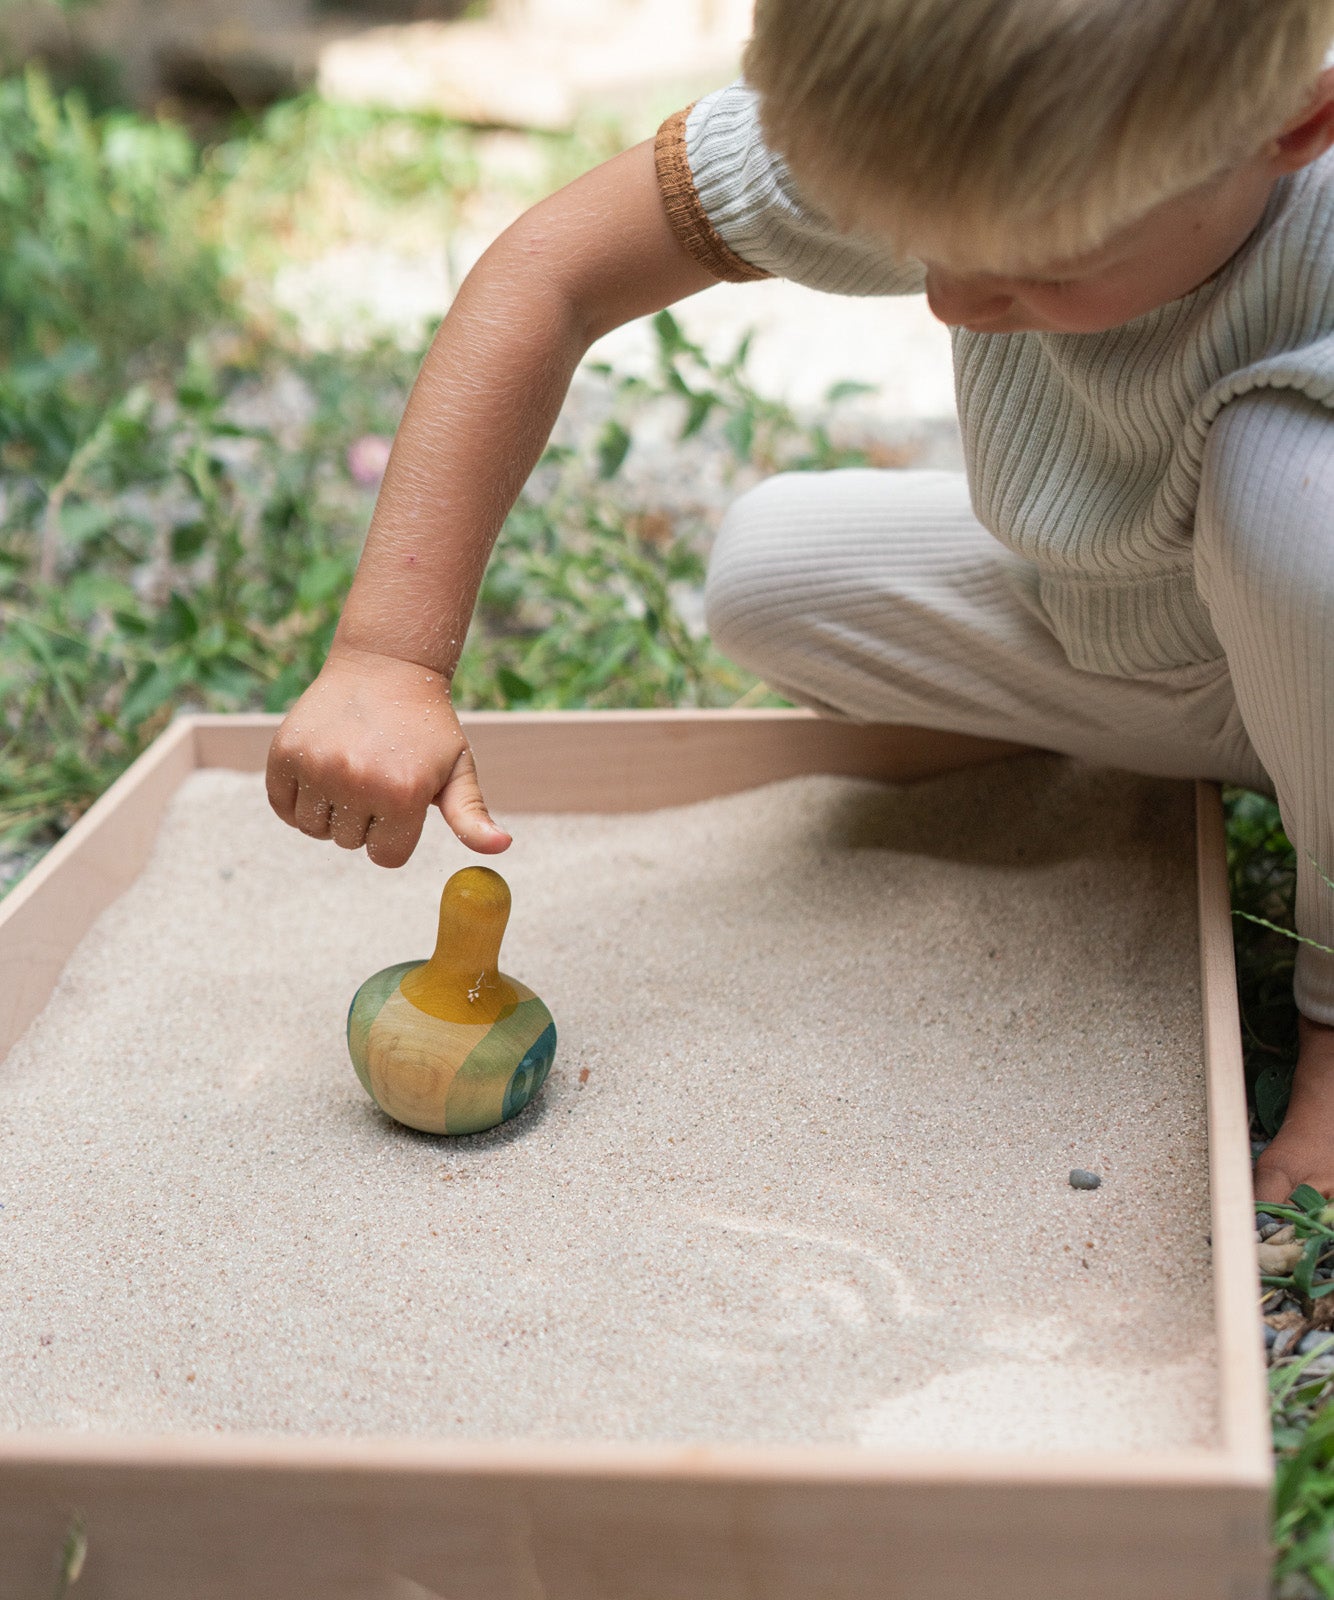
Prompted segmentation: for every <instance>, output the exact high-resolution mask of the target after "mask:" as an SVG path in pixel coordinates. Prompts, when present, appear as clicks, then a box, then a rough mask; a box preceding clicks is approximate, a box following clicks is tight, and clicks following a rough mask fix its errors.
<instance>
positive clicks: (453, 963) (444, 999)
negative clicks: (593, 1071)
mask: <svg viewBox="0 0 1334 1600" xmlns="http://www.w3.org/2000/svg"><path fill="white" fill-rule="evenodd" d="M509 914H510V892H509V887H508V885H507V884H506V882H505V880H504V878H502V877H501V876H500V874H499V873H498V872H492V871H491V869H490V868H489V867H464V869H463V870H462V871H461V872H456V873H455V874H454V876H453V877H452V878H451V879H450V880H449V882H448V883H447V884H446V885H445V889H444V893H443V894H442V895H441V896H440V932H439V935H438V937H437V939H436V943H435V953H434V955H432V957H431V958H430V960H429V961H403V962H400V963H399V965H398V966H396V967H386V968H385V969H384V971H383V972H377V973H376V974H375V976H374V977H373V978H368V979H367V980H366V982H365V983H363V984H362V986H361V988H360V989H358V990H357V992H356V994H355V996H354V997H353V1000H352V1006H351V1009H350V1010H349V1011H348V1014H347V1047H348V1050H349V1051H350V1052H351V1055H352V1065H353V1066H354V1067H355V1068H356V1069H357V1076H358V1077H359V1078H360V1079H361V1084H362V1087H363V1088H364V1089H365V1091H366V1093H367V1094H368V1095H370V1097H371V1099H372V1100H374V1101H375V1103H376V1104H377V1105H378V1106H379V1107H380V1108H381V1110H383V1111H387V1112H388V1113H389V1115H390V1116H391V1117H394V1118H396V1119H397V1120H398V1121H399V1122H403V1123H406V1124H407V1126H408V1127H409V1128H420V1129H421V1130H422V1131H423V1132H424V1133H481V1132H482V1131H483V1130H484V1129H486V1128H494V1127H495V1126H496V1125H497V1124H498V1123H501V1122H504V1121H506V1120H507V1119H508V1118H510V1117H512V1116H514V1115H515V1114H516V1113H517V1112H520V1111H522V1110H523V1108H524V1107H525V1106H526V1105H527V1104H528V1102H529V1101H530V1100H531V1099H532V1098H533V1096H534V1095H535V1094H536V1093H537V1091H538V1090H539V1089H540V1088H541V1087H542V1085H543V1083H544V1082H545V1081H546V1076H547V1073H548V1072H549V1071H550V1069H551V1062H552V1059H553V1058H554V1056H555V1054H556V1025H555V1023H554V1022H553V1021H552V1020H551V1013H550V1012H549V1011H548V1010H547V1008H546V1006H544V1005H543V1004H542V1002H541V1001H540V1000H539V999H538V998H537V996H536V995H535V994H534V993H533V991H532V990H531V989H528V988H525V987H524V985H523V984H521V983H517V982H516V981H515V980H514V979H513V978H508V977H506V976H505V974H504V973H503V972H501V971H500V970H499V965H500V941H501V939H502V938H504V936H505V924H506V923H507V922H508V921H509Z"/></svg>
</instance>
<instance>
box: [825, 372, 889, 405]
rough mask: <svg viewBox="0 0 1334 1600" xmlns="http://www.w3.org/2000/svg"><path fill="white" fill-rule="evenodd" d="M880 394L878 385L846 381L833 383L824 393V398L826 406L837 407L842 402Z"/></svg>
mask: <svg viewBox="0 0 1334 1600" xmlns="http://www.w3.org/2000/svg"><path fill="white" fill-rule="evenodd" d="M879 393H880V389H879V386H878V385H877V384H874V383H857V382H855V381H854V380H853V379H845V380H844V381H843V382H842V383H831V384H830V385H829V387H828V388H827V389H826V390H825V392H824V398H825V404H826V405H830V406H836V405H837V404H838V403H839V401H840V400H855V399H857V397H858V396H859V395H864V394H879Z"/></svg>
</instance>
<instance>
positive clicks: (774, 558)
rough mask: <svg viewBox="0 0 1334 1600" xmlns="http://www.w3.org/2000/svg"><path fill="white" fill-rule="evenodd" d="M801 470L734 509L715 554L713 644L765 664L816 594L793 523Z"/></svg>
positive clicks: (709, 612)
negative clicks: (779, 638) (812, 591)
mask: <svg viewBox="0 0 1334 1600" xmlns="http://www.w3.org/2000/svg"><path fill="white" fill-rule="evenodd" d="M801 476H802V475H801V474H797V473H783V474H780V475H779V476H777V477H773V478H767V479H766V480H765V481H764V482H763V483H761V484H758V485H757V486H756V487H755V488H754V489H750V490H748V491H747V492H746V493H745V494H743V495H740V496H738V498H737V499H736V500H734V501H733V502H732V504H731V506H730V507H729V508H728V511H727V515H726V516H725V517H724V519H723V523H722V527H721V528H720V529H719V530H718V536H717V539H716V540H715V542H714V546H713V553H712V555H711V556H710V558H709V573H708V580H707V583H706V585H705V590H704V607H705V616H706V618H707V621H708V627H709V632H710V634H711V635H712V637H713V640H714V643H715V644H717V646H718V648H719V649H720V650H723V651H725V652H726V653H727V654H728V655H730V656H732V657H733V659H735V660H737V661H740V662H742V664H743V665H746V666H750V667H752V668H754V669H755V670H761V668H762V667H763V666H764V665H765V664H766V661H765V660H764V659H762V658H766V657H767V656H768V655H769V654H770V653H771V650H770V648H769V644H768V643H767V641H768V642H773V641H775V638H776V635H778V634H779V633H787V632H788V631H789V630H790V628H791V627H792V626H793V625H794V624H795V623H796V620H797V618H798V617H799V616H800V615H801V614H802V613H803V611H804V609H805V608H806V606H807V605H808V604H809V600H810V580H811V562H810V559H809V552H807V553H806V559H805V560H804V561H803V559H802V548H801V547H802V544H803V541H802V539H801V537H800V533H799V530H796V529H794V527H793V507H792V500H793V498H794V489H795V490H796V493H797V495H798V496H799V495H800V487H799V480H800V478H801Z"/></svg>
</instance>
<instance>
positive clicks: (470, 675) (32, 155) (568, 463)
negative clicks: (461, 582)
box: [0, 70, 860, 849]
mask: <svg viewBox="0 0 1334 1600" xmlns="http://www.w3.org/2000/svg"><path fill="white" fill-rule="evenodd" d="M468 137H469V136H468V135H467V134H466V133H465V132H464V131H463V130H461V129H458V128H451V127H449V126H448V125H446V124H443V123H441V122H439V121H438V119H437V120H433V119H422V118H398V119H396V118H389V117H385V116H381V115H376V114H371V113H363V112H350V111H347V110H345V109H340V108H323V107H320V106H318V104H313V103H311V102H300V103H297V104H295V105H293V106H286V107H279V108H277V109H276V110H275V111H274V112H273V113H272V114H271V115H270V116H268V117H267V118H265V119H264V120H263V121H262V122H260V123H259V124H256V125H255V126H254V127H252V128H250V129H248V130H243V131H242V132H241V133H239V134H237V135H236V136H234V137H233V138H231V139H230V140H228V141H227V142H226V143H224V144H223V145H221V146H219V147H217V148H215V149H213V150H211V151H209V152H205V153H201V152H200V151H199V149H197V147H196V146H195V144H194V143H193V142H192V140H191V139H190V137H189V136H188V135H187V134H185V133H184V132H183V131H182V130H181V129H180V128H178V127H175V126H172V125H171V124H169V123H165V122H158V121H152V120H148V119H144V118H138V117H134V116H131V115H127V114H124V113H115V114H107V115H102V116H93V115H91V114H90V113H89V112H88V110H87V109H86V107H85V105H84V103H83V102H82V100H81V99H80V98H79V97H78V96H77V95H73V94H69V95H63V96H60V95H56V94H54V93H53V92H52V90H51V88H50V86H49V84H48V83H47V82H46V80H45V79H44V78H43V77H42V76H41V74H40V73H39V72H37V71H35V70H30V71H28V72H27V73H26V74H24V76H23V77H22V78H21V79H11V80H5V81H0V208H2V211H0V214H2V216H3V226H4V229H5V232H6V235H7V237H8V238H9V239H10V240H11V241H12V246H11V248H10V249H9V251H8V252H6V253H5V254H4V255H3V257H0V285H2V292H0V302H2V303H0V333H2V334H3V338H4V341H5V345H6V349H7V353H8V356H9V360H8V361H7V363H6V365H5V367H4V369H3V370H2V371H0V623H2V624H3V626H2V627H0V708H2V709H0V844H3V845H5V846H6V847H8V848H11V849H12V848H15V847H22V846H36V845H40V844H41V843H43V842H47V841H49V840H51V839H52V838H54V837H55V836H57V835H58V833H59V832H60V831H61V830H62V829H63V828H65V827H67V826H68V825H69V823H70V822H71V821H73V820H74V818H75V817H77V816H78V815H79V814H80V813H81V812H82V811H83V810H84V809H85V808H86V807H87V805H88V804H89V803H90V802H91V800H92V799H93V798H95V796H96V795H97V794H98V793H100V792H101V790H102V789H104V788H105V787H106V786H107V784H108V783H109V782H110V781H111V780H112V779H113V778H114V777H115V776H116V775H117V773H119V772H120V771H121V770H122V769H123V768H124V767H125V766H126V765H127V764H128V762H129V761H131V760H132V759H133V758H134V756H135V755H136V754H137V753H138V752H139V751H140V750H141V749H142V748H143V747H144V745H145V744H146V743H147V741H148V740H149V739H150V738H151V737H152V736H153V735H154V734H155V733H156V732H157V731H159V729H160V728H161V727H162V726H163V725H164V724H165V722H166V721H167V720H168V719H169V718H170V716H171V715H172V714H173V712H174V711H175V710H178V709H181V708H204V709H216V710H237V709H245V708H264V709H269V710H279V709H282V708H284V707H285V706H286V705H288V704H289V703H290V701H291V700H292V699H293V698H294V697H295V696H296V695H297V694H298V693H299V692H300V690H301V689H302V688H303V687H304V686H305V684H306V683H307V682H308V681H309V680H310V679H311V678H312V677H313V676H314V674H315V673H316V672H317V671H318V669H319V666H320V664H321V662H322V660H323V658H324V655H325V653H326V651H327V649H328V645H329V642H330V639H331V637H332V633H333V629H334V625H335V622H336V618H337V614H338V608H339V605H340V603H341V600H342V597H343V595H344V593H345V592H346V589H347V586H348V583H349V582H350V579H351V575H352V571H353V569H354V566H355V562H356V558H357V555H358V552H359V547H360V541H361V538H362V535H363V533H364V530H365V527H366V524H367V522H368V520H369V516H370V511H371V507H372V505H373V498H374V482H373V480H372V481H371V482H369V483H367V482H366V481H364V475H363V476H362V480H361V481H358V475H357V474H356V472H355V470H354V466H353V461H352V454H353V446H354V445H355V444H356V442H357V441H358V440H363V441H364V440H365V438H366V437H367V436H370V437H371V438H372V439H373V440H377V441H378V440H383V439H384V438H385V437H387V436H388V435H391V434H392V432H393V429H394V426H395V424H396V421H397V417H398V415H399V413H400V411H401V408H402V405H403V403H404V400H405V398H406V395H407V391H408V389H409V387H410V385H411V381H412V378H413V375H414V373H415V369H416V366H417V364H418V362H419V360H420V356H421V353H422V352H421V350H420V349H408V350H402V349H397V348H395V347H393V346H390V345H386V344H383V343H382V344H378V345H373V346H371V347H370V348H367V349H365V350H362V351H359V352H356V353H354V354H349V353H347V352H340V353H338V354H321V353H319V352H312V351H310V350H308V349H303V348H301V347H300V345H299V344H298V342H297V341H296V339H295V337H294V336H293V333H292V330H291V328H290V327H287V326H285V325H284V324H283V322H282V319H281V317H280V316H278V315H277V314H276V313H275V312H273V310H272V307H263V306H261V307H260V309H259V311H258V312H257V311H256V309H255V305H254V303H253V301H247V300H246V299H245V297H244V296H243V294H242V293H241V289H240V284H239V278H240V271H239V268H240V267H241V266H242V265H244V266H245V267H246V268H247V269H248V270H249V271H250V273H251V275H252V276H253V275H254V274H255V272H256V264H257V263H259V265H260V268H261V269H262V266H263V264H264V263H265V262H266V261H268V260H269V259H271V256H270V253H271V252H272V251H273V250H274V241H275V239H276V238H279V236H280V233H281V226H282V223H283V219H284V218H287V219H288V223H289V225H290V224H291V218H292V217H293V216H299V215H301V214H303V208H304V209H309V208H311V207H313V206H314V205H315V199H314V198H312V195H313V194H316V195H317V194H318V192H320V191H321V187H322V185H324V184H325V183H326V181H328V175H329V173H330V172H331V171H334V170H338V171H340V172H343V173H347V172H349V171H351V172H355V174H356V176H355V178H354V179H353V180H349V181H352V182H354V183H355V184H358V185H360V184H367V185H370V186H372V187H375V186H380V187H381V188H383V187H387V188H388V189H389V190H390V192H391V193H392V194H393V195H397V196H416V197H417V198H419V199H420V198H421V196H422V195H423V194H425V195H426V196H427V197H428V198H430V197H434V198H435V199H436V200H438V201H439V202H440V203H442V204H445V205H451V204H454V203H456V201H457V198H458V196H459V195H460V194H462V193H464V192H466V190H467V189H468V187H469V185H470V184H472V183H473V182H474V180H475V168H474V165H473V162H472V157H471V154H470V149H469V145H468ZM259 275H260V276H262V270H260V273H259ZM657 335H658V343H659V360H658V372H657V375H656V377H654V378H651V379H647V380H641V379H635V380H628V379H627V380H617V379H615V378H614V376H612V375H608V388H609V394H610V396H611V405H612V414H611V415H610V416H609V417H608V418H607V419H606V420H605V421H602V422H600V423H598V424H597V425H595V426H594V427H593V428H592V429H591V430H590V431H589V435H588V437H587V438H586V439H582V440H579V441H576V443H575V444H574V445H573V446H570V445H567V446H565V447H562V448H554V447H553V448H552V449H550V450H549V451H548V452H547V454H546V456H545V458H544V461H543V464H542V467H541V468H540V470H539V471H538V473H536V474H535V475H534V479H533V481H532V483H531V484H530V485H529V487H528V489H527V490H526V491H525V493H524V495H523V496H522V498H521V499H520V501H519V503H518V505H517V506H516V507H515V509H514V512H513V514H512V516H511V517H510V519H509V521H508V522H507V524H506V527H505V529H504V531H503V533H502V536H501V539H500V542H499V545H498V548H497V553H496V556H495V558H494V559H493V561H492V564H491V567H490V569H489V571H488V574H487V577H486V582H485V586H484V588H483V591H482V596H481V601H480V605H479V610H478V617H477V620H476V622H475V624H474V627H473V629H472V632H471V634H470V641H469V648H468V651H467V652H466V654H465V658H464V661H463V664H462V666H461V668H460V672H459V678H458V685H457V693H458V699H459V703H460V704H462V705H474V706H492V707H503V706H553V705H554V706H580V705H593V706H598V705H602V706H611V705H622V706H625V705H639V706H665V705H674V704H679V705H717V704H728V703H731V702H732V701H734V700H736V699H737V698H738V697H739V696H741V695H749V696H750V697H751V698H752V699H755V698H763V692H762V690H761V689H760V688H759V687H758V686H756V685H755V684H754V682H753V680H751V679H750V678H748V677H746V676H745V675H744V674H742V673H740V672H738V671H737V669H736V668H734V667H733V666H732V665H731V664H730V663H728V662H726V661H725V660H724V659H723V658H722V657H721V656H719V655H718V654H717V653H716V652H714V651H713V650H712V648H711V647H710V646H709V644H708V642H707V640H706V639H705V638H704V637H703V636H702V632H701V628H700V624H699V615H700V607H699V591H700V588H701V585H702V580H703V563H702V557H701V554H700V551H701V547H702V530H701V529H699V528H697V527H690V526H684V525H683V526H679V527H678V526H676V525H674V524H673V523H672V521H671V520H670V519H666V518H663V517H661V516H649V515H646V514H645V512H644V510H643V508H641V507H637V506H635V505H633V504H631V503H627V495H626V492H625V489H624V485H623V484H622V482H621V481H620V475H621V473H622V468H623V466H624V463H625V461H626V459H627V456H628V454H629V452H630V450H631V449H632V439H633V430H634V426H635V419H636V416H637V415H638V414H639V412H640V411H641V410H642V408H644V407H646V406H650V405H654V404H659V405H661V404H667V405H676V406H678V407H679V408H680V415H681V429H682V431H683V433H685V434H687V435H691V434H694V433H697V432H698V431H699V430H700V428H701V427H703V426H704V425H705V423H706V422H707V423H708V424H709V425H710V426H716V427H717V428H718V430H719V437H720V439H725V440H726V443H725V445H724V446H723V448H725V449H727V450H728V451H730V453H731V455H732V458H733V459H734V461H735V462H736V463H737V464H738V465H740V464H742V463H746V462H750V461H755V462H759V463H761V464H763V465H765V466H769V465H776V464H783V465H789V466H794V467H799V466H803V465H833V464H837V463H838V462H840V461H852V460H858V459H860V457H858V456H857V455H856V454H855V453H849V452H839V451H838V450H836V449H835V447H834V446H833V445H832V444H831V443H830V441H829V438H828V436H827V435H826V433H825V432H824V430H823V429H821V428H815V429H813V430H807V429H803V427H802V426H801V425H800V424H799V423H798V422H797V419H796V418H795V417H793V416H792V414H791V413H790V412H788V411H787V410H786V409H785V408H783V407H781V406H776V405H774V404H773V403H772V402H769V401H767V400H764V399H763V398H762V397H760V396H759V395H758V394H757V393H756V392H755V391H754V390H753V388H752V387H751V386H750V384H749V381H748V379H747V377H746V372H745V364H746V357H747V354H748V343H747V342H745V341H743V343H742V345H741V346H740V347H739V348H738V349H737V351H736V352H735V354H734V355H733V357H732V358H731V359H730V360H729V361H727V362H724V363H721V364H719V365H718V366H717V367H716V368H715V367H711V366H710V364H709V362H708V360H707V358H706V357H705V355H704V352H703V351H702V350H701V349H699V348H698V347H697V346H695V345H693V344H691V343H690V342H689V341H688V340H686V339H685V337H684V336H683V335H682V333H681V330H680V328H679V326H678V325H677V324H676V322H675V320H674V319H673V318H671V317H670V316H667V315H664V316H663V317H661V318H659V319H658V323H657ZM837 398H839V397H838V396H835V399H837ZM687 617H688V618H689V619H690V620H689V621H687Z"/></svg>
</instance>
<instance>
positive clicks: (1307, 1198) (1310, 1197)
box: [1290, 1183, 1326, 1217]
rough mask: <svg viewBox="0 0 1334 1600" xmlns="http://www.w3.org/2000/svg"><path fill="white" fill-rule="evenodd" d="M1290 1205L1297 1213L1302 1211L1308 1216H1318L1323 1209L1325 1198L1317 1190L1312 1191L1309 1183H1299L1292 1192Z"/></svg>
mask: <svg viewBox="0 0 1334 1600" xmlns="http://www.w3.org/2000/svg"><path fill="white" fill-rule="evenodd" d="M1290 1199H1291V1203H1292V1204H1293V1205H1294V1206H1296V1207H1297V1209H1298V1210H1299V1211H1304V1212H1306V1214H1307V1215H1308V1216H1313V1217H1314V1216H1318V1215H1319V1214H1320V1212H1322V1211H1323V1210H1324V1209H1325V1205H1326V1201H1325V1197H1324V1195H1323V1194H1321V1192H1320V1191H1319V1189H1313V1188H1312V1187H1311V1185H1310V1184H1309V1183H1299V1184H1298V1185H1297V1187H1296V1188H1295V1189H1294V1190H1293V1191H1292V1195H1291V1197H1290Z"/></svg>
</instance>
